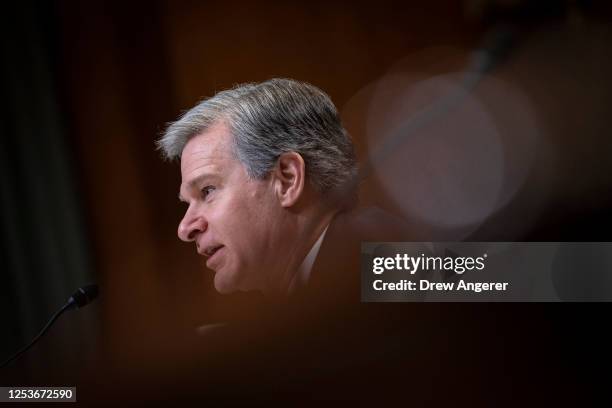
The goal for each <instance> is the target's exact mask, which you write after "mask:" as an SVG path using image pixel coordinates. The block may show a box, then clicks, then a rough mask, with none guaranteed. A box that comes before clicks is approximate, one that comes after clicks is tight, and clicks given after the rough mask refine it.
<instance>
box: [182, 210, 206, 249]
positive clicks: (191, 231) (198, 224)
mask: <svg viewBox="0 0 612 408" xmlns="http://www.w3.org/2000/svg"><path fill="white" fill-rule="evenodd" d="M206 228H208V222H207V221H206V220H205V219H204V217H203V216H202V214H195V213H193V212H192V211H190V209H187V212H186V213H185V216H184V217H183V219H182V220H181V222H180V223H179V226H178V237H179V238H180V239H181V240H182V241H185V242H191V241H193V240H195V239H196V237H197V236H198V234H199V233H202V232H204V231H206Z"/></svg>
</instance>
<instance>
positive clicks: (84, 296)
mask: <svg viewBox="0 0 612 408" xmlns="http://www.w3.org/2000/svg"><path fill="white" fill-rule="evenodd" d="M98 292H99V290H98V285H96V284H93V285H86V286H83V287H80V288H78V289H77V290H76V292H74V293H73V294H72V296H70V298H69V299H68V301H67V302H66V304H65V305H64V306H62V308H61V309H60V310H58V311H57V312H55V314H54V315H53V316H51V319H49V322H47V324H46V325H45V327H43V328H42V330H41V331H40V333H38V335H37V336H36V337H34V339H33V340H32V341H31V342H30V343H29V344H28V345H27V346H25V347H23V348H22V349H21V350H19V351H18V352H16V353H15V354H13V355H12V356H11V357H9V358H8V359H7V360H5V361H4V362H3V363H2V364H0V368H4V367H5V366H7V365H8V364H9V363H11V362H12V361H13V360H15V359H16V358H17V357H19V356H20V355H22V354H23V353H25V352H26V351H28V350H29V349H30V347H32V346H33V345H34V344H35V343H36V342H37V341H38V340H40V338H41V337H42V336H43V334H45V333H46V332H47V330H49V328H50V327H51V325H52V324H53V323H54V322H55V321H56V320H57V318H58V317H60V316H61V315H62V313H64V312H65V311H66V310H70V309H80V308H82V307H83V306H86V305H88V304H89V303H91V302H92V301H94V300H95V299H96V298H97V297H98Z"/></svg>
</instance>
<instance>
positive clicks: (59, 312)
mask: <svg viewBox="0 0 612 408" xmlns="http://www.w3.org/2000/svg"><path fill="white" fill-rule="evenodd" d="M72 304H73V302H70V301H68V302H66V304H65V305H64V306H62V308H61V309H60V310H58V311H57V312H55V314H54V315H53V316H51V319H50V320H49V322H47V324H46V325H45V327H43V328H42V330H41V331H40V333H38V335H37V336H36V337H34V339H33V340H32V341H31V342H30V343H29V344H28V345H27V346H25V347H23V348H22V349H21V350H19V351H18V352H17V353H15V354H13V355H12V356H11V357H9V358H8V359H7V360H6V361H4V362H3V363H2V364H0V368H4V367H5V366H7V365H8V364H9V363H11V362H12V361H13V360H15V359H16V358H17V357H19V356H20V355H22V354H23V353H25V352H26V351H28V349H30V347H32V346H33V345H34V344H35V343H36V342H37V341H38V340H39V339H40V338H41V337H42V336H43V334H45V332H46V331H47V330H49V327H51V325H52V324H53V322H55V321H56V320H57V318H58V317H60V315H61V314H62V313H64V312H65V311H66V310H68V309H69V308H70V307H71V306H72Z"/></svg>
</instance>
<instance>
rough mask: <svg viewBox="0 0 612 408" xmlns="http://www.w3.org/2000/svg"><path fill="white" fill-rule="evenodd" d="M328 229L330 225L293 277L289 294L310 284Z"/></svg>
mask: <svg viewBox="0 0 612 408" xmlns="http://www.w3.org/2000/svg"><path fill="white" fill-rule="evenodd" d="M328 228H329V224H327V226H326V227H325V229H324V230H323V232H322V233H321V235H319V239H318V240H317V242H315V243H314V245H313V246H312V248H310V252H308V255H306V257H305V258H304V260H303V261H302V263H301V265H300V266H299V268H298V270H297V272H296V273H295V275H294V276H293V279H292V280H291V283H290V284H289V293H293V292H294V291H295V290H296V289H297V288H302V287H304V286H306V284H308V281H309V280H310V273H311V272H312V266H313V265H314V262H315V260H316V259H317V255H318V254H319V250H320V249H321V244H322V243H323V239H324V238H325V233H326V232H327V229H328Z"/></svg>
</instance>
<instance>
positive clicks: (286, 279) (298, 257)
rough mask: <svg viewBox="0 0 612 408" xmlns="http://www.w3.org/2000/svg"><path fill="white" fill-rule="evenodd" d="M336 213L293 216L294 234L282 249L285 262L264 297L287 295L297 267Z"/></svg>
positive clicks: (321, 212) (327, 211) (315, 212)
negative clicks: (284, 254) (283, 249)
mask: <svg viewBox="0 0 612 408" xmlns="http://www.w3.org/2000/svg"><path fill="white" fill-rule="evenodd" d="M335 214H336V211H329V210H326V211H322V210H317V211H313V212H312V213H311V214H298V215H295V217H296V218H295V223H294V231H296V233H295V234H294V235H293V236H292V239H291V240H288V242H287V244H288V245H285V246H284V247H285V248H286V250H288V255H289V256H288V257H287V262H286V263H285V264H284V265H282V267H281V270H280V271H279V274H278V275H276V278H275V282H270V283H271V285H269V286H268V287H269V288H271V290H270V291H268V292H266V293H265V294H266V295H269V296H272V297H280V298H284V297H287V296H288V295H289V288H290V286H291V282H292V281H293V280H294V279H295V278H296V274H297V273H298V270H299V267H300V265H301V264H302V262H303V261H304V258H306V256H307V255H308V253H309V252H310V250H311V249H312V247H313V246H314V244H315V243H316V242H317V240H318V239H319V237H320V236H321V234H322V233H323V231H324V230H325V228H326V227H327V226H328V225H329V223H330V222H331V220H332V219H333V217H334V215H335Z"/></svg>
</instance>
